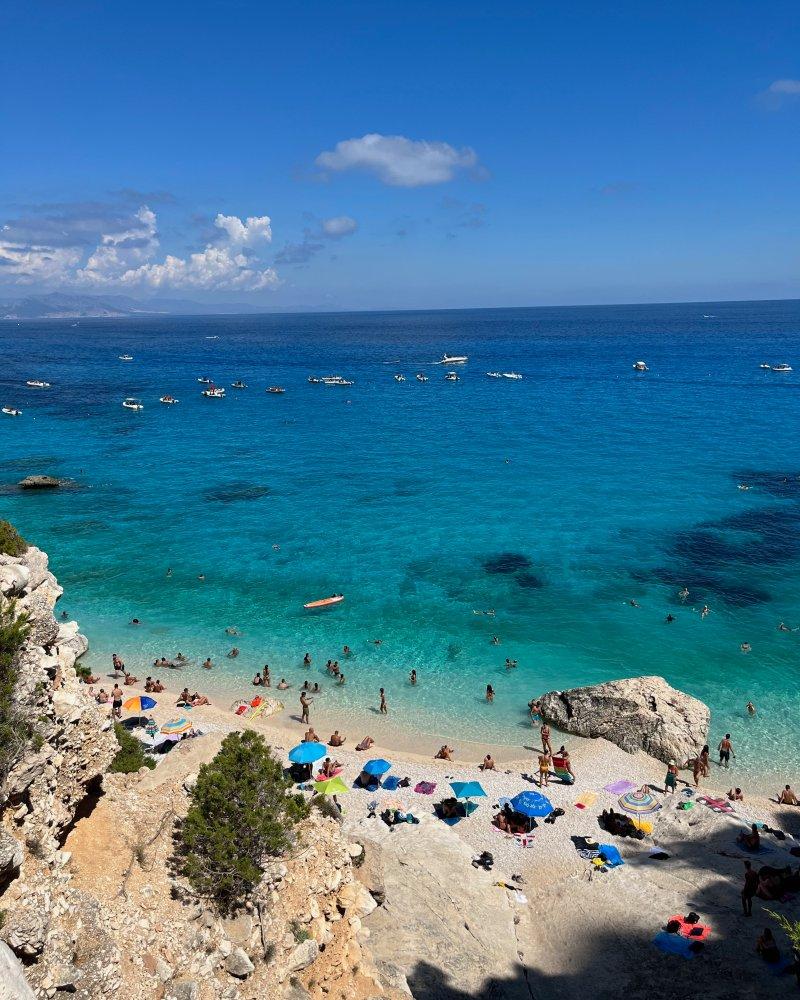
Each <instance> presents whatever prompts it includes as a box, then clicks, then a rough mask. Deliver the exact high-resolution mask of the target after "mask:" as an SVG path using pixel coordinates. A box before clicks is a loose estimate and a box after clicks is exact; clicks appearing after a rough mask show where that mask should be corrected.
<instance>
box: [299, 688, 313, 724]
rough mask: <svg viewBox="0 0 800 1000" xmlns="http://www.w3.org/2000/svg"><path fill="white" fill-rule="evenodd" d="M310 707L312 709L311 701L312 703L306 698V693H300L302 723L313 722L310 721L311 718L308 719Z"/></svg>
mask: <svg viewBox="0 0 800 1000" xmlns="http://www.w3.org/2000/svg"><path fill="white" fill-rule="evenodd" d="M310 707H311V701H310V699H309V698H308V697H307V696H306V693H305V691H301V692H300V721H301V722H310V721H311V720H310V719H309V717H308V712H309V709H310Z"/></svg>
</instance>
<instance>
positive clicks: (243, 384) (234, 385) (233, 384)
mask: <svg viewBox="0 0 800 1000" xmlns="http://www.w3.org/2000/svg"><path fill="white" fill-rule="evenodd" d="M246 388H247V383H246V382H242V380H241V379H237V380H236V381H235V382H231V389H246Z"/></svg>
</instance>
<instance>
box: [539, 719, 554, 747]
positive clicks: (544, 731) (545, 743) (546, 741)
mask: <svg viewBox="0 0 800 1000" xmlns="http://www.w3.org/2000/svg"><path fill="white" fill-rule="evenodd" d="M539 735H540V736H541V738H542V750H543V751H544V752H545V753H549V754H552V752H553V747H552V744H551V743H550V727H549V726H548V725H547V723H546V722H543V723H542V728H541V729H540V730H539Z"/></svg>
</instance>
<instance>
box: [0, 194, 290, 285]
mask: <svg viewBox="0 0 800 1000" xmlns="http://www.w3.org/2000/svg"><path fill="white" fill-rule="evenodd" d="M214 226H215V230H214V232H215V237H214V239H213V240H209V241H208V242H207V244H206V246H205V247H204V248H203V249H201V250H198V251H197V252H195V253H190V254H189V255H188V256H186V257H179V256H176V255H173V254H166V255H165V256H164V258H163V260H158V259H157V257H158V254H159V251H160V240H159V235H158V228H157V219H156V215H155V212H153V211H152V209H150V208H149V207H148V206H147V205H142V206H141V207H139V208H138V209H137V210H136V211H135V212H132V211H130V210H127V211H126V210H125V209H124V208H123V209H120V208H118V207H113V206H112V207H109V206H102V205H96V204H92V203H90V204H88V205H83V206H80V205H76V206H68V207H65V206H40V207H39V209H38V210H36V211H33V212H32V213H31V214H30V215H28V216H25V217H23V218H21V219H16V220H12V221H10V222H8V223H6V224H5V225H4V226H3V227H2V228H0V280H5V281H10V282H12V283H13V284H20V285H23V284H29V285H33V284H38V285H46V286H59V287H70V286H72V287H76V286H77V287H82V288H101V287H102V288H108V287H119V288H136V287H141V288H147V289H150V290H152V289H166V288H174V289H181V288H190V289H196V290H209V291H211V290H247V291H258V290H261V289H265V288H273V287H275V286H276V285H278V284H280V279H279V278H278V275H277V274H276V273H275V271H274V270H273V268H271V267H262V266H261V265H260V263H259V260H258V256H257V250H256V248H257V247H258V246H259V245H264V244H269V243H270V242H271V240H272V228H271V224H270V219H269V216H266V215H263V216H249V217H248V218H246V219H240V218H239V217H238V216H235V215H222V214H221V213H220V214H219V215H217V217H216V219H215V220H214Z"/></svg>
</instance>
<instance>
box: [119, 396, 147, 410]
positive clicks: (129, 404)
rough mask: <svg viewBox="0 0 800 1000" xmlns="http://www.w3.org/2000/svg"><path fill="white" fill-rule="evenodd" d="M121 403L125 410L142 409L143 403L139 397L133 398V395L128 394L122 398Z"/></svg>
mask: <svg viewBox="0 0 800 1000" xmlns="http://www.w3.org/2000/svg"><path fill="white" fill-rule="evenodd" d="M122 405H123V406H124V407H125V409H126V410H143V409H144V403H143V402H142V401H141V400H140V399H135V398H134V397H133V396H128V398H127V399H123V401H122Z"/></svg>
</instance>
